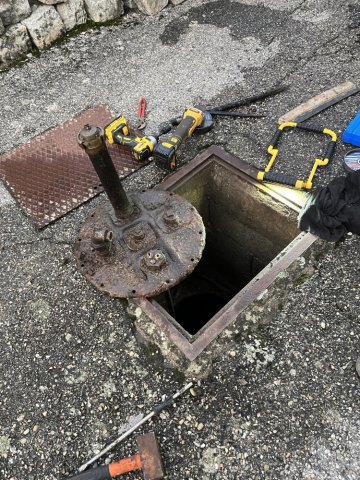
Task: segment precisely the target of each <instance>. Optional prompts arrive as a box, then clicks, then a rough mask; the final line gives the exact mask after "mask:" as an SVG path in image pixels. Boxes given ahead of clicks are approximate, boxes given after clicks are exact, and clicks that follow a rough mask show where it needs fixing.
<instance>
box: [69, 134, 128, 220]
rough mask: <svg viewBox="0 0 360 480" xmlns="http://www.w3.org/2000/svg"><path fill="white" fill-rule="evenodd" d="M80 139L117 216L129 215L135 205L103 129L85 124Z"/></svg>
mask: <svg viewBox="0 0 360 480" xmlns="http://www.w3.org/2000/svg"><path fill="white" fill-rule="evenodd" d="M78 141H79V144H80V146H81V147H82V148H83V149H84V150H85V152H86V153H87V155H88V156H89V158H90V160H91V163H92V164H93V167H94V169H95V171H96V173H97V175H98V177H99V179H100V182H101V184H102V186H103V187H104V190H105V192H106V194H107V196H108V198H109V200H110V203H111V205H112V207H113V209H114V212H115V216H116V217H117V218H122V219H123V218H127V217H129V216H130V215H131V214H132V212H133V206H132V205H131V203H130V201H129V199H128V197H127V195H126V193H125V190H124V188H123V186H122V185H121V182H120V178H119V175H118V174H117V171H116V169H115V166H114V164H113V162H112V160H111V157H110V154H109V152H108V149H107V147H106V143H105V140H104V131H103V129H102V128H100V127H94V126H91V125H85V126H84V128H83V129H82V130H81V131H80V132H79V135H78Z"/></svg>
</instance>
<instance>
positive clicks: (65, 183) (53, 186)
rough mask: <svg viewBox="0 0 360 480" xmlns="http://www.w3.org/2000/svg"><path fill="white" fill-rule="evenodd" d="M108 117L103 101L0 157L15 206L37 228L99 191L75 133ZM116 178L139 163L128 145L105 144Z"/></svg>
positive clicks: (0, 170) (102, 123)
mask: <svg viewBox="0 0 360 480" xmlns="http://www.w3.org/2000/svg"><path fill="white" fill-rule="evenodd" d="M112 118H114V114H113V113H112V112H111V111H110V109H109V108H108V107H106V106H103V105H100V106H97V107H95V108H91V109H88V110H85V111H84V112H82V113H80V114H79V115H78V116H76V117H74V118H73V119H72V120H69V121H67V122H65V123H64V124H62V125H60V126H58V127H56V128H53V129H51V130H48V131H47V132H44V133H43V134H41V135H39V136H38V137H35V138H33V139H31V140H30V141H29V142H28V143H26V144H24V145H22V146H20V147H17V148H15V149H13V150H11V151H10V152H8V153H6V154H4V155H2V156H0V176H1V179H2V180H3V181H4V183H5V186H6V187H7V189H8V190H9V191H10V193H11V194H12V195H13V196H14V198H15V199H16V201H17V202H18V204H19V205H20V207H21V208H22V209H23V210H24V211H25V213H26V214H27V215H28V216H29V217H30V218H31V219H32V220H33V221H34V223H35V226H36V227H37V228H38V229H41V228H43V227H45V226H46V225H48V224H49V223H51V222H54V221H55V220H57V219H58V218H60V217H63V216H64V215H66V213H68V212H70V211H71V210H73V209H74V208H76V207H78V206H79V205H81V204H82V203H84V202H85V201H87V200H89V199H90V198H92V197H94V196H96V195H97V194H98V193H100V192H102V191H103V188H102V186H101V184H100V183H99V178H98V176H97V175H96V173H95V171H94V169H93V167H92V165H91V163H90V162H89V159H88V157H87V155H86V153H85V152H84V151H83V150H82V149H81V148H80V147H79V145H78V142H77V134H78V132H79V130H80V129H81V128H82V127H83V126H84V125H85V124H86V123H92V124H95V125H99V126H101V127H103V126H105V125H106V124H108V123H109V122H110V120H111V119H112ZM108 149H109V152H110V155H111V157H112V159H113V162H114V164H115V167H116V170H117V171H118V173H119V176H120V178H125V177H126V176H127V175H129V174H131V173H133V172H135V170H137V169H138V168H140V167H141V166H142V165H143V164H141V163H139V162H138V161H137V160H135V159H134V158H133V156H132V155H131V151H130V149H129V148H128V147H123V146H121V145H109V147H108Z"/></svg>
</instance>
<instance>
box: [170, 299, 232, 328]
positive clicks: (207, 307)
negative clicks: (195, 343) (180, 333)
mask: <svg viewBox="0 0 360 480" xmlns="http://www.w3.org/2000/svg"><path fill="white" fill-rule="evenodd" d="M226 303H227V298H226V297H220V296H218V295H214V294H208V293H200V294H199V295H191V296H190V297H187V298H184V299H183V300H181V301H180V302H179V303H178V304H176V305H175V318H176V321H177V322H178V323H180V325H181V326H182V327H183V328H185V330H186V331H187V332H189V333H190V334H191V335H194V334H195V333H196V332H198V331H199V330H200V329H201V327H203V326H204V325H205V324H206V323H207V322H208V321H209V319H210V318H212V317H213V316H214V315H215V314H216V313H217V312H218V311H219V310H220V309H221V308H222V307H223V306H224V305H225V304H226Z"/></svg>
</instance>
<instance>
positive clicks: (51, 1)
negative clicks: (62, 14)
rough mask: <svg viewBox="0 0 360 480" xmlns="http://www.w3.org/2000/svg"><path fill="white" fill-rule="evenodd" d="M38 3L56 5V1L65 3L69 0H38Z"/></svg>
mask: <svg viewBox="0 0 360 480" xmlns="http://www.w3.org/2000/svg"><path fill="white" fill-rule="evenodd" d="M38 1H39V2H40V3H44V4H45V5H56V4H58V3H67V2H68V1H69V0H38Z"/></svg>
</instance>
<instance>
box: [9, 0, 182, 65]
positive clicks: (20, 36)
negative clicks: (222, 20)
mask: <svg viewBox="0 0 360 480" xmlns="http://www.w3.org/2000/svg"><path fill="white" fill-rule="evenodd" d="M183 1H185V0H0V71H1V70H4V69H5V68H7V67H8V66H9V65H11V64H12V63H13V62H16V61H17V60H20V59H21V58H22V57H24V56H25V55H26V54H27V53H29V52H30V51H31V50H32V49H34V48H36V49H39V50H42V49H44V48H46V47H49V46H50V45H51V44H52V43H53V42H55V41H56V40H58V39H59V38H61V37H62V36H64V35H66V33H67V32H69V31H70V30H72V29H73V28H75V27H78V26H79V25H82V24H85V23H86V22H89V21H92V22H95V23H104V22H108V21H111V20H116V19H118V18H120V17H121V16H122V15H124V12H125V9H127V10H138V11H140V12H142V13H144V14H146V15H156V14H158V13H159V12H160V11H161V10H162V9H164V8H165V7H166V6H167V5H168V4H169V3H170V4H173V5H178V4H179V3H182V2H183Z"/></svg>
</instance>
